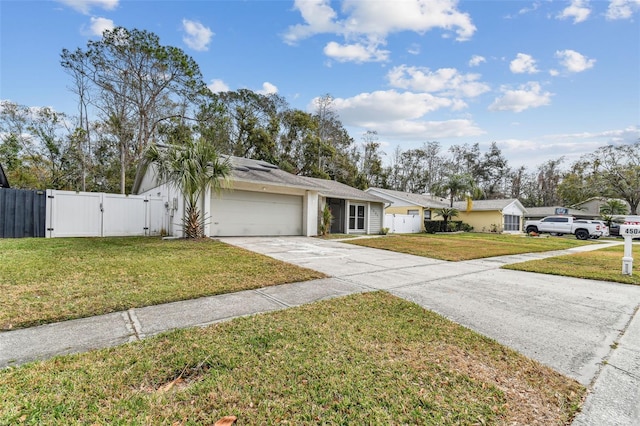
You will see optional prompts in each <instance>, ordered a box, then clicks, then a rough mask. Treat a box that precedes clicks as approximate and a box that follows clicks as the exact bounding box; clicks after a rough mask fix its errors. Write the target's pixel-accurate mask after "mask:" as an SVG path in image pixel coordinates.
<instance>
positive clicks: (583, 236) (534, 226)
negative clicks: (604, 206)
mask: <svg viewBox="0 0 640 426" xmlns="http://www.w3.org/2000/svg"><path fill="white" fill-rule="evenodd" d="M591 222H594V221H587V220H583V219H576V218H575V217H573V216H547V217H544V218H542V220H528V221H526V222H525V223H524V229H525V231H526V232H527V233H532V232H535V233H538V234H541V233H550V234H556V235H564V234H574V235H575V236H576V238H577V239H579V240H587V239H589V238H600V237H601V236H602V235H603V234H604V229H603V228H602V225H601V223H604V222H602V221H598V222H600V223H591ZM605 226H606V225H605ZM608 233H609V231H608V229H607V235H608Z"/></svg>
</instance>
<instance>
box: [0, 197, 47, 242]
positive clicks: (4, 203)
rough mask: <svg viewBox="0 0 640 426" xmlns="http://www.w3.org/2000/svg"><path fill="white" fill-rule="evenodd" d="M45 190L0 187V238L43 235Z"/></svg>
mask: <svg viewBox="0 0 640 426" xmlns="http://www.w3.org/2000/svg"><path fill="white" fill-rule="evenodd" d="M46 205H47V198H46V195H45V191H31V190H26V189H10V188H2V189H0V238H28V237H44V236H45V223H46Z"/></svg>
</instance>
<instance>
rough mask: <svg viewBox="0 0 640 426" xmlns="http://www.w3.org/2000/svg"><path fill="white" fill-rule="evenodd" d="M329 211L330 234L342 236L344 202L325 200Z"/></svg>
mask: <svg viewBox="0 0 640 426" xmlns="http://www.w3.org/2000/svg"><path fill="white" fill-rule="evenodd" d="M327 204H328V205H329V210H331V233H332V234H344V200H340V199H338V198H327Z"/></svg>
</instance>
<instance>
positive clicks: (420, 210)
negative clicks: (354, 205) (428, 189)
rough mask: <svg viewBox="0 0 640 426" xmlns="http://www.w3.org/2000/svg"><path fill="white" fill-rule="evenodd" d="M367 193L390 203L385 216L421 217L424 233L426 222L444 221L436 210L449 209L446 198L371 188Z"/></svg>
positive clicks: (385, 210)
mask: <svg viewBox="0 0 640 426" xmlns="http://www.w3.org/2000/svg"><path fill="white" fill-rule="evenodd" d="M365 191H366V192H368V193H370V194H372V195H375V196H377V197H379V198H383V199H385V200H386V201H387V202H388V205H387V206H386V207H385V209H384V213H385V214H398V215H419V216H420V223H421V228H422V231H424V221H425V220H442V218H441V217H436V214H435V212H434V210H436V209H440V208H443V207H449V204H447V200H445V199H444V198H439V197H438V198H435V197H431V196H430V195H425V194H412V193H410V192H403V191H393V190H391V189H382V188H369V189H366V190H365Z"/></svg>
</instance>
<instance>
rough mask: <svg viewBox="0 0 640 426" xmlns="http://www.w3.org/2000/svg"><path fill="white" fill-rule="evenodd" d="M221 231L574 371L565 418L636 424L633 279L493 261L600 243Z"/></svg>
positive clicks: (639, 376)
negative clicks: (545, 248)
mask: <svg viewBox="0 0 640 426" xmlns="http://www.w3.org/2000/svg"><path fill="white" fill-rule="evenodd" d="M222 241H224V242H226V243H229V244H232V245H236V246H240V247H243V248H246V249H248V250H251V251H254V252H258V253H262V254H265V255H268V256H271V257H274V258H276V259H279V260H283V261H285V262H289V263H293V264H296V265H300V266H303V267H307V268H310V269H315V270H318V271H321V272H324V273H326V274H327V275H330V276H331V277H333V278H334V279H336V278H337V279H338V281H339V282H342V283H343V285H344V286H345V287H344V290H345V292H347V293H348V292H354V290H355V289H357V288H358V287H361V288H362V290H363V291H367V290H386V291H389V292H390V293H392V294H394V295H397V296H399V297H402V298H404V299H406V300H410V301H413V302H415V303H418V304H419V305H421V306H423V307H425V308H427V309H429V310H432V311H434V312H437V313H439V314H441V315H443V316H445V317H447V318H449V319H451V320H453V321H455V322H457V323H459V324H462V325H464V326H466V327H469V328H471V329H473V330H475V331H478V332H480V333H482V334H484V335H486V336H488V337H490V338H493V339H495V340H497V341H498V342H500V343H502V344H504V345H506V346H509V347H511V348H513V349H515V350H517V351H519V352H520V353H522V354H524V355H526V356H528V357H530V358H533V359H535V360H537V361H539V362H541V363H543V364H545V365H548V366H550V367H552V368H554V369H555V370H557V371H559V372H561V373H563V374H565V375H567V376H570V377H572V378H574V379H576V380H578V381H579V382H580V383H582V384H584V385H586V386H589V388H590V391H591V392H590V395H589V397H588V399H587V401H586V403H585V405H584V407H583V410H582V413H580V415H579V416H578V417H577V418H576V419H575V421H574V423H573V424H574V425H603V424H606V425H640V314H638V309H639V307H640V287H638V286H632V285H624V284H616V283H610V282H603V281H594V280H583V279H577V278H569V277H560V276H552V275H543V274H535V273H528V272H520V271H511V270H506V269H500V266H502V265H505V264H508V263H517V262H522V261H526V260H531V259H541V258H546V257H551V256H557V255H561V254H567V253H572V252H580V251H587V250H594V249H597V248H601V247H602V246H601V245H595V244H594V245H589V246H582V247H577V248H574V249H570V250H562V251H557V252H545V253H532V254H524V255H513V256H501V257H494V258H488V259H479V260H473V261H465V262H447V261H441V260H435V259H429V258H423V257H418V256H412V255H406V254H401V253H394V252H390V251H384V250H376V249H370V248H366V247H360V246H356V245H351V244H344V243H341V242H336V241H330V240H321V239H316V238H304V237H286V238H277V237H273V238H255V237H254V238H240V237H238V238H224V239H222ZM334 285H335V284H334ZM295 291H296V290H295V288H292V292H295Z"/></svg>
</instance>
